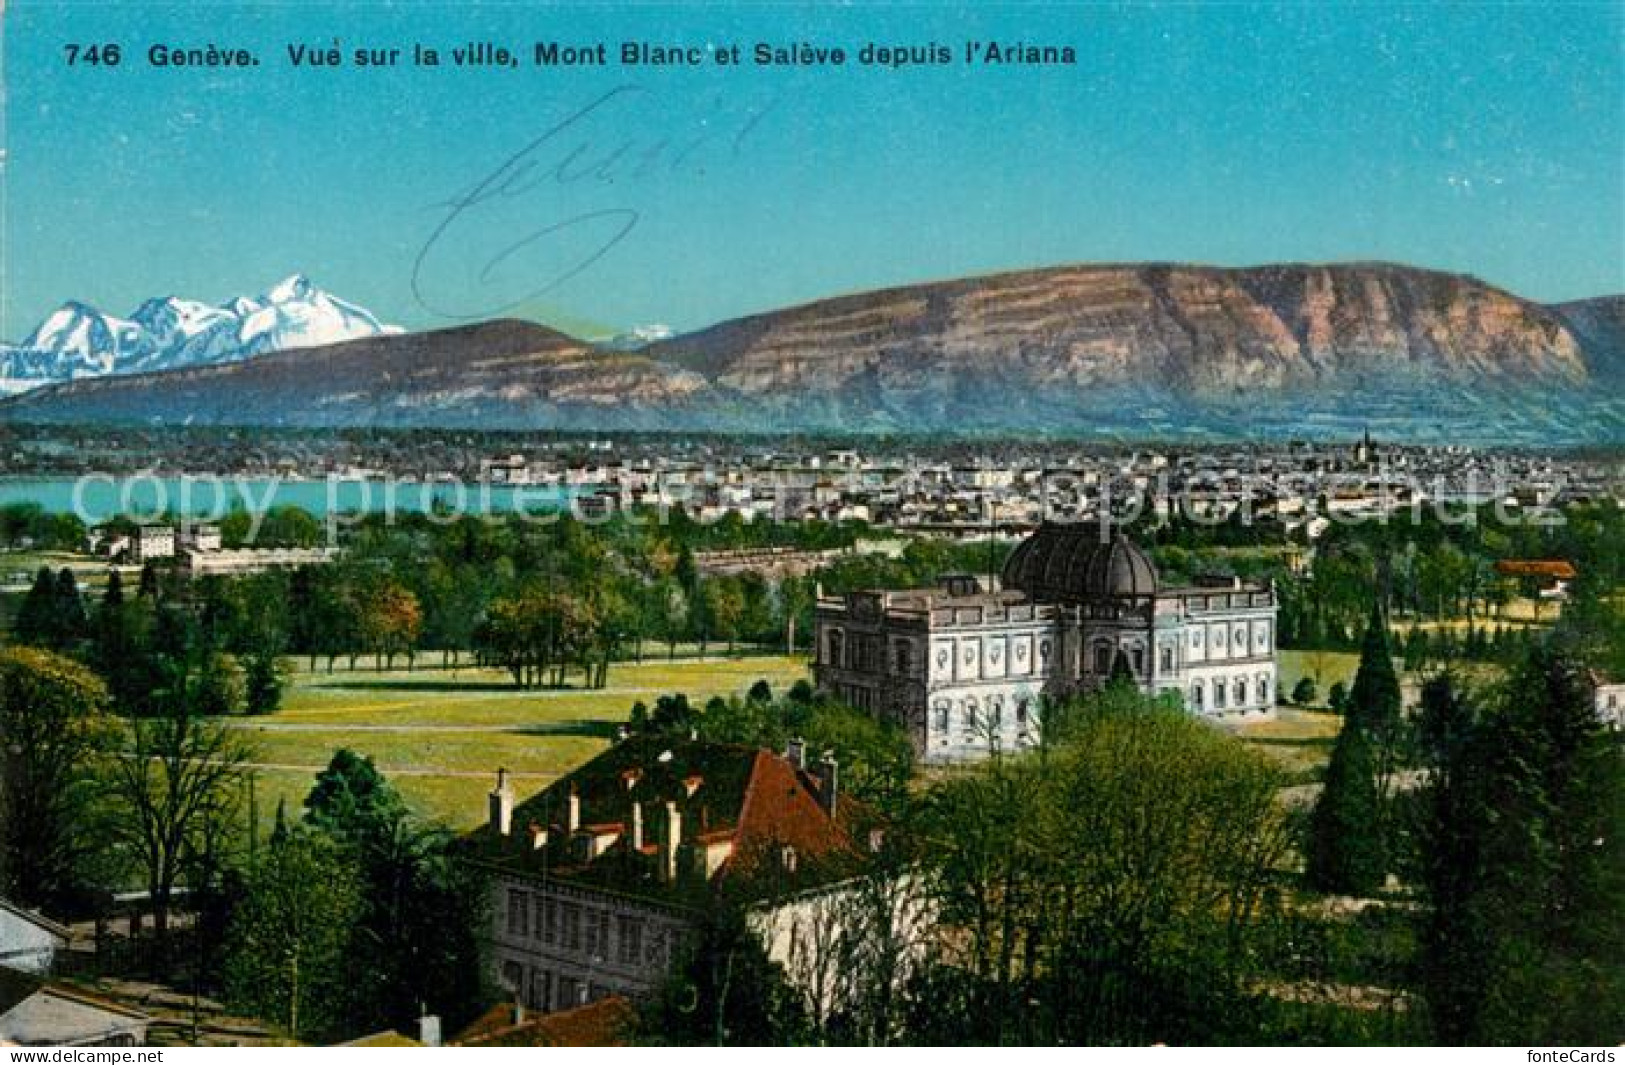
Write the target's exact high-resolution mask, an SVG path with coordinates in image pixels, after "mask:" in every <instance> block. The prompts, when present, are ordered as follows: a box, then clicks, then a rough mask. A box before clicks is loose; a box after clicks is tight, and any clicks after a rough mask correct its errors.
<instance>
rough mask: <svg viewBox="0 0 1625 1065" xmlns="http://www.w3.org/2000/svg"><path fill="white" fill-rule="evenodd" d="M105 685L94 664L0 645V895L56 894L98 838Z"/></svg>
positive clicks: (108, 729) (55, 898) (53, 897)
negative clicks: (94, 817)
mask: <svg viewBox="0 0 1625 1065" xmlns="http://www.w3.org/2000/svg"><path fill="white" fill-rule="evenodd" d="M107 702H108V700H107V689H106V688H105V687H104V686H103V684H102V682H101V681H100V680H99V679H97V678H96V677H95V676H94V675H93V674H92V673H90V671H89V670H87V669H85V668H84V667H83V666H80V665H79V664H78V663H76V662H72V661H70V660H68V659H66V658H62V657H60V656H58V655H56V654H53V653H51V652H49V651H41V650H37V649H34V648H23V647H17V648H6V649H3V650H0V768H3V769H4V788H3V789H0V791H3V795H0V807H3V810H4V814H5V816H4V817H3V818H0V850H3V852H4V857H3V859H0V866H3V868H0V877H3V878H0V895H4V896H9V897H12V898H16V899H20V900H21V901H22V902H24V903H27V904H30V905H44V904H48V903H55V902H60V901H61V900H62V899H63V898H64V896H66V895H67V894H68V893H69V891H70V890H71V888H72V886H73V881H74V867H75V864H76V861H77V859H78V857H79V855H80V854H81V853H82V852H83V851H84V850H85V849H86V848H88V847H90V846H92V845H93V841H92V839H91V837H90V834H89V833H88V832H87V831H86V821H85V818H84V816H83V814H84V812H85V811H86V810H87V808H88V806H89V803H90V801H91V790H92V789H91V782H92V780H93V777H94V773H95V768H96V767H95V765H94V764H93V762H94V760H95V759H96V758H97V756H98V755H100V754H101V753H102V752H104V751H106V750H108V749H110V748H111V747H112V746H113V745H114V742H115V739H116V731H117V730H116V726H115V724H114V722H113V720H112V718H111V717H110V716H109V715H108V713H107Z"/></svg>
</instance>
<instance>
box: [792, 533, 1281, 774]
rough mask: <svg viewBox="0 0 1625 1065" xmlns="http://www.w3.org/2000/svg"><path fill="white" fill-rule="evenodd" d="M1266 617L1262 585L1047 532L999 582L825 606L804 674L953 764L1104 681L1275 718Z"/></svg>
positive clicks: (1022, 736)
mask: <svg viewBox="0 0 1625 1065" xmlns="http://www.w3.org/2000/svg"><path fill="white" fill-rule="evenodd" d="M1275 613H1276V599H1275V590H1274V588H1273V587H1272V586H1269V585H1259V584H1248V583H1244V582H1242V581H1241V580H1240V579H1238V578H1231V577H1225V578H1213V579H1203V580H1200V581H1198V582H1197V583H1195V584H1192V585H1188V586H1181V587H1165V586H1163V585H1162V584H1161V582H1160V581H1159V579H1158V576H1157V570H1156V566H1155V565H1153V564H1152V562H1151V559H1150V557H1149V556H1148V555H1147V554H1146V553H1145V552H1144V551H1142V550H1141V549H1140V548H1139V547H1138V546H1136V545H1135V544H1134V543H1133V542H1132V541H1130V540H1129V539H1128V538H1127V537H1126V536H1124V535H1123V534H1122V532H1121V531H1119V530H1117V529H1113V528H1108V529H1104V530H1103V529H1102V527H1101V526H1099V525H1096V524H1092V523H1088V524H1081V523H1080V524H1061V523H1055V522H1046V523H1045V524H1043V525H1042V526H1040V527H1039V529H1038V530H1037V531H1036V532H1035V533H1034V534H1033V535H1032V536H1031V537H1029V538H1028V539H1027V540H1025V541H1023V542H1022V543H1021V544H1020V545H1019V546H1018V547H1017V548H1016V550H1015V551H1014V552H1013V553H1012V554H1011V555H1010V558H1009V560H1008V561H1007V562H1006V563H1005V567H1004V572H1003V575H1002V577H1001V579H1000V580H999V581H998V582H997V586H996V587H988V586H986V585H984V584H983V582H981V581H979V580H977V579H976V578H974V577H967V576H956V577H949V578H946V579H945V580H944V581H943V583H942V586H941V587H939V588H934V589H921V590H909V591H863V592H853V593H849V594H848V595H846V596H844V597H842V598H840V599H820V600H819V603H818V607H817V615H816V616H817V623H816V624H817V634H816V639H817V642H816V649H817V658H816V661H815V663H814V666H813V675H814V678H815V680H816V682H817V684H818V686H819V688H821V689H822V690H824V691H827V692H829V693H830V694H832V695H834V696H835V697H837V698H839V699H841V700H843V701H845V702H847V703H850V704H851V705H853V706H855V707H858V708H859V709H863V710H868V711H871V712H873V713H875V714H878V715H882V716H885V717H887V718H890V719H891V720H894V721H896V722H898V723H899V724H901V725H902V726H903V727H904V728H906V729H907V730H908V733H909V735H910V736H911V738H912V739H913V741H914V744H915V748H916V750H917V751H918V752H919V754H920V756H921V758H922V759H923V760H925V761H928V762H945V761H958V760H965V759H972V758H978V757H984V756H986V755H987V754H988V753H989V752H990V751H991V750H993V749H995V748H1000V749H1004V750H1012V749H1018V748H1021V747H1025V746H1029V745H1031V744H1033V743H1036V742H1037V740H1038V737H1039V731H1040V729H1041V727H1042V722H1041V720H1040V717H1041V704H1040V698H1041V697H1044V696H1048V697H1052V698H1058V697H1064V696H1067V695H1072V694H1076V693H1080V692H1088V691H1094V690H1098V689H1100V688H1102V687H1104V686H1105V685H1106V683H1107V682H1108V681H1109V680H1110V679H1111V677H1112V676H1113V675H1114V673H1115V674H1119V675H1125V674H1126V675H1128V676H1131V677H1132V678H1133V680H1134V682H1135V683H1136V684H1138V685H1139V687H1140V689H1141V690H1142V691H1145V692H1148V693H1164V692H1171V693H1174V694H1176V695H1178V696H1179V697H1180V699H1181V700H1182V701H1183V703H1184V705H1185V706H1186V707H1187V708H1188V709H1189V710H1191V711H1192V712H1193V713H1197V714H1202V715H1207V716H1214V717H1228V716H1239V715H1248V714H1252V715H1265V714H1270V713H1272V712H1273V708H1274V703H1275V698H1276V667H1275Z"/></svg>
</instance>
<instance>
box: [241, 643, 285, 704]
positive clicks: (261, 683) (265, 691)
mask: <svg viewBox="0 0 1625 1065" xmlns="http://www.w3.org/2000/svg"><path fill="white" fill-rule="evenodd" d="M243 682H244V686H245V691H244V709H245V710H247V712H248V713H250V714H274V713H276V712H277V710H278V708H280V707H281V705H282V671H281V668H280V666H279V663H278V661H277V657H276V655H274V654H271V653H268V652H265V651H256V652H254V653H253V654H251V655H249V656H248V659H247V661H246V663H245V664H244V667H243Z"/></svg>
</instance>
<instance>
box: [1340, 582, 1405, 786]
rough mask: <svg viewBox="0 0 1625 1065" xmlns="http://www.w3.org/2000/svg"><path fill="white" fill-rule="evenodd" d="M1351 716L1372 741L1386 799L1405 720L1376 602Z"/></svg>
mask: <svg viewBox="0 0 1625 1065" xmlns="http://www.w3.org/2000/svg"><path fill="white" fill-rule="evenodd" d="M1348 719H1349V722H1350V723H1351V724H1356V725H1358V726H1359V727H1360V729H1361V730H1362V731H1363V732H1364V733H1365V737H1366V739H1367V740H1368V741H1369V742H1370V744H1371V754H1372V758H1373V761H1372V765H1373V770H1374V772H1375V775H1376V782H1377V796H1378V798H1379V800H1381V801H1386V800H1387V798H1388V785H1389V781H1390V780H1391V779H1392V777H1393V772H1394V760H1395V758H1396V757H1397V749H1398V745H1399V738H1400V728H1401V726H1402V723H1403V722H1402V719H1401V717H1400V698H1399V677H1398V675H1397V674H1396V673H1395V672H1394V658H1393V648H1392V647H1391V646H1390V645H1389V643H1388V626H1387V624H1386V623H1385V622H1384V621H1383V618H1382V608H1381V607H1380V606H1379V605H1378V604H1376V603H1373V604H1372V605H1371V617H1370V620H1368V621H1367V623H1366V628H1365V638H1364V640H1363V641H1362V642H1361V644H1360V666H1359V669H1358V670H1357V671H1356V672H1355V674H1354V687H1353V688H1352V689H1350V691H1349V705H1348ZM1374 812H1375V813H1377V814H1378V815H1379V816H1380V815H1381V813H1382V811H1381V810H1380V809H1378V810H1376V811H1374Z"/></svg>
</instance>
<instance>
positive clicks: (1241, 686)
mask: <svg viewBox="0 0 1625 1065" xmlns="http://www.w3.org/2000/svg"><path fill="white" fill-rule="evenodd" d="M1236 705H1237V706H1246V705H1247V682H1246V681H1245V680H1238V681H1236Z"/></svg>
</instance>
